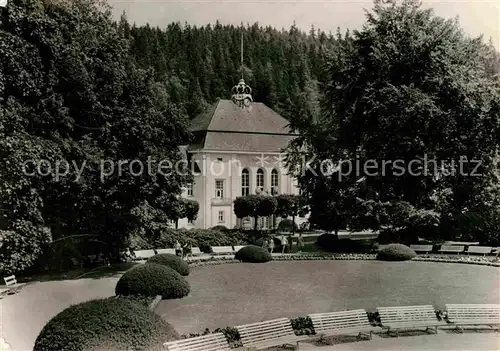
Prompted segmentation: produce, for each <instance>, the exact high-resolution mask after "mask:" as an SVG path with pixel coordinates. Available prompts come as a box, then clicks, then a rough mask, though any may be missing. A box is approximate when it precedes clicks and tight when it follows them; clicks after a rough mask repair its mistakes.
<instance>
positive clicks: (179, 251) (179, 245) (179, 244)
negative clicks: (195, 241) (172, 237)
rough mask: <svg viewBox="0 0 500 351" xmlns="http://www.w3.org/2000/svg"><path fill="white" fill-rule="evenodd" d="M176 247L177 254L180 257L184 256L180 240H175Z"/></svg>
mask: <svg viewBox="0 0 500 351" xmlns="http://www.w3.org/2000/svg"><path fill="white" fill-rule="evenodd" d="M174 249H175V254H176V255H177V256H179V257H182V246H181V243H180V242H179V241H178V240H177V241H176V242H175V245H174Z"/></svg>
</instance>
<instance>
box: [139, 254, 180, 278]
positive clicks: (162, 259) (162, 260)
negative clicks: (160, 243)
mask: <svg viewBox="0 0 500 351" xmlns="http://www.w3.org/2000/svg"><path fill="white" fill-rule="evenodd" d="M146 263H157V264H161V265H163V266H167V267H170V268H172V269H173V270H174V271H176V272H177V273H179V274H180V275H184V276H186V275H189V265H188V263H187V262H186V261H184V260H183V259H182V258H180V257H179V256H177V255H173V254H169V253H164V254H157V255H154V256H153V257H150V258H149V259H148V260H147V262H146Z"/></svg>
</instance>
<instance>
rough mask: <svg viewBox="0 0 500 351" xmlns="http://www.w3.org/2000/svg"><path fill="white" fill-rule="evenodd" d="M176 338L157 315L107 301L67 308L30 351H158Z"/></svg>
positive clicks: (114, 300)
mask: <svg viewBox="0 0 500 351" xmlns="http://www.w3.org/2000/svg"><path fill="white" fill-rule="evenodd" d="M178 339H180V336H179V334H178V333H177V332H176V331H175V329H174V328H173V327H172V326H171V325H170V324H168V323H167V322H165V321H164V320H163V319H162V318H161V317H160V316H159V315H157V314H156V313H154V312H151V311H150V310H149V309H148V308H147V307H145V306H142V305H140V304H137V303H134V302H132V301H130V300H129V299H124V298H121V297H111V298H106V299H99V300H91V301H86V302H83V303H80V304H77V305H73V306H70V307H68V308H66V309H65V310H63V311H62V312H60V313H59V314H57V315H56V316H55V317H53V318H52V319H51V320H50V321H49V322H48V323H47V324H46V325H45V326H44V327H43V329H42V331H41V332H40V334H39V335H38V337H37V339H36V341H35V346H34V348H33V350H34V351H42V350H43V351H46V350H66V351H87V350H131V349H132V350H161V347H162V345H163V343H164V342H165V341H171V340H178Z"/></svg>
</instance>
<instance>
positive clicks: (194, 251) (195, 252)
mask: <svg viewBox="0 0 500 351" xmlns="http://www.w3.org/2000/svg"><path fill="white" fill-rule="evenodd" d="M191 254H192V255H201V251H200V248H199V247H196V246H195V247H192V248H191Z"/></svg>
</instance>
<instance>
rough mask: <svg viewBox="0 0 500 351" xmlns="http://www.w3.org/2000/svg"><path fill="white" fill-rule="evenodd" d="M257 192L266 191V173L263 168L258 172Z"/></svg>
mask: <svg viewBox="0 0 500 351" xmlns="http://www.w3.org/2000/svg"><path fill="white" fill-rule="evenodd" d="M256 185H257V186H256V190H258V191H261V192H262V191H264V171H263V170H262V168H259V170H258V171H257V184H256Z"/></svg>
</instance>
